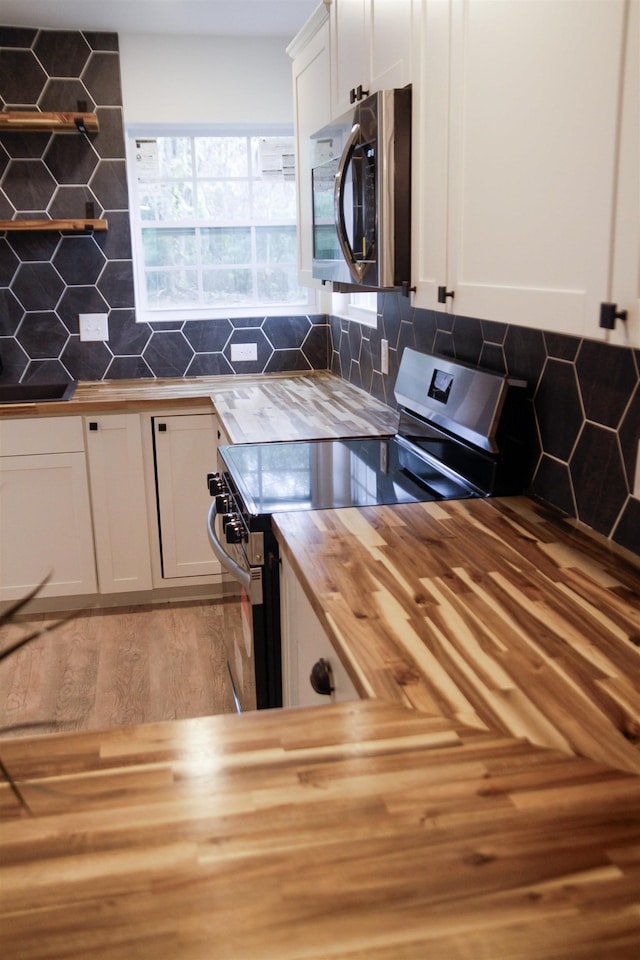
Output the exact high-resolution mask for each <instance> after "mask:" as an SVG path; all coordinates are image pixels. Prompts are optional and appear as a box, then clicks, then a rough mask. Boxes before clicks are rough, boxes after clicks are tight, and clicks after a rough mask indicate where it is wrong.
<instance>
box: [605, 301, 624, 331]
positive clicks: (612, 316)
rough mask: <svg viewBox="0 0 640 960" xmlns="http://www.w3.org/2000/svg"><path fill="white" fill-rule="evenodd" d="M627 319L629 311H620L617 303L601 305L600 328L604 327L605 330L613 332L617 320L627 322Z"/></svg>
mask: <svg viewBox="0 0 640 960" xmlns="http://www.w3.org/2000/svg"><path fill="white" fill-rule="evenodd" d="M626 319H627V311H626V310H618V304H617V303H601V304H600V326H601V327H604V329H605V330H613V329H614V328H615V325H616V320H622V321H623V322H626Z"/></svg>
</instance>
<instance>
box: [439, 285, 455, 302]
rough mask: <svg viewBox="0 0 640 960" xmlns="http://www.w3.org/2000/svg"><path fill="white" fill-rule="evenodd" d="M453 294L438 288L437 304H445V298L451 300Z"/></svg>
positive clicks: (451, 291)
mask: <svg viewBox="0 0 640 960" xmlns="http://www.w3.org/2000/svg"><path fill="white" fill-rule="evenodd" d="M454 296H455V294H454V292H453V290H447V288H446V287H438V303H446V302H447V297H451V299H452V300H453V298H454Z"/></svg>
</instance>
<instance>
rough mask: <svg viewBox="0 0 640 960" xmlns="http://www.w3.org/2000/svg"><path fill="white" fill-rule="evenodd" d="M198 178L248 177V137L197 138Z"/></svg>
mask: <svg viewBox="0 0 640 960" xmlns="http://www.w3.org/2000/svg"><path fill="white" fill-rule="evenodd" d="M195 147H196V174H197V176H198V177H247V176H248V175H249V163H248V157H247V140H246V137H196V138H195Z"/></svg>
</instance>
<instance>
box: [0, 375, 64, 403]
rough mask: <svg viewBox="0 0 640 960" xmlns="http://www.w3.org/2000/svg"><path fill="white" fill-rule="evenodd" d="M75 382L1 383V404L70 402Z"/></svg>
mask: <svg viewBox="0 0 640 960" xmlns="http://www.w3.org/2000/svg"><path fill="white" fill-rule="evenodd" d="M75 389H76V382H75V380H64V381H61V382H59V383H0V403H49V402H52V401H54V400H70V399H71V397H72V396H73V393H74V390H75Z"/></svg>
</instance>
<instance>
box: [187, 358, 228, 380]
mask: <svg viewBox="0 0 640 960" xmlns="http://www.w3.org/2000/svg"><path fill="white" fill-rule="evenodd" d="M232 373H233V368H232V366H231V364H230V363H229V362H228V360H227V359H226V357H225V356H223V354H221V353H198V354H196V356H195V357H194V358H193V360H192V361H191V363H190V364H189V371H188V376H190V377H217V376H221V375H222V376H227V377H228V376H230V375H231V374H232Z"/></svg>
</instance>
